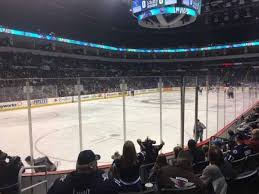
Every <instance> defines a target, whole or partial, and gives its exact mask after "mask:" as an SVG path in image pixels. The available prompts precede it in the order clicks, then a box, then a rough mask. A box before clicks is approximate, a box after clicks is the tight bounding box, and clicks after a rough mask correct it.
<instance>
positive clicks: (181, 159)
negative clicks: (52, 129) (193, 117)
mask: <svg viewBox="0 0 259 194" xmlns="http://www.w3.org/2000/svg"><path fill="white" fill-rule="evenodd" d="M137 143H138V145H139V146H140V152H139V153H137V152H136V148H135V145H134V143H133V142H132V141H126V142H125V143H124V146H123V150H122V154H121V155H120V154H119V152H115V154H114V155H113V156H112V158H113V159H114V161H113V163H112V165H111V168H110V170H109V171H108V172H104V171H102V170H100V169H99V168H98V165H97V161H98V160H99V159H100V155H97V154H95V153H94V152H93V151H92V150H85V151H82V152H80V154H79V156H78V159H77V164H76V170H75V171H73V172H71V173H69V174H67V175H65V176H63V177H61V178H58V179H57V180H56V181H55V182H54V184H53V185H52V186H51V187H50V189H49V191H48V194H72V193H73V194H74V193H77V194H81V193H87V194H88V193H90V194H103V193H107V194H117V193H128V192H141V191H144V190H149V191H150V190H152V192H153V193H159V192H160V193H170V192H168V191H179V190H187V191H189V193H201V194H202V193H204V194H205V193H208V194H212V193H213V194H226V193H231V194H232V193H235V194H239V193H240V194H241V193H249V194H253V193H256V192H259V189H258V186H257V185H256V184H258V181H259V175H258V168H259V149H258V148H259V107H256V108H254V109H253V110H252V112H251V113H250V114H249V115H248V116H247V117H241V122H240V124H239V125H238V127H237V128H236V129H235V130H230V131H229V132H228V137H227V138H222V137H214V138H213V139H211V141H210V142H209V144H205V145H203V147H202V149H201V148H200V147H199V146H197V143H196V141H195V140H192V139H190V140H189V141H188V148H187V149H183V148H181V147H179V146H177V147H175V148H174V157H173V158H169V159H168V158H167V157H166V156H165V155H164V154H159V151H160V150H161V149H162V147H163V146H164V142H161V144H159V145H156V141H153V140H151V139H149V138H147V139H145V140H144V141H142V140H140V139H138V140H137ZM0 162H1V163H0V170H1V172H0V175H1V174H2V172H3V169H4V168H3V166H5V165H6V166H10V165H11V164H12V167H13V168H14V167H15V166H16V168H14V169H15V170H16V172H17V169H19V168H21V167H22V163H21V161H20V159H19V157H18V158H17V157H10V156H8V155H7V154H5V153H4V152H2V151H1V152H0ZM26 162H27V163H28V164H31V163H32V160H31V158H30V157H27V158H26ZM37 162H38V163H37ZM34 163H37V165H42V164H45V165H47V166H48V171H55V170H56V166H55V165H54V164H53V163H52V162H51V161H50V160H49V159H48V158H47V157H44V158H42V159H36V160H34ZM8 169H9V170H10V168H8ZM15 170H14V172H15ZM40 171H44V169H41V168H39V169H37V171H36V172H40ZM5 172H6V171H5ZM6 173H7V172H6ZM0 177H1V176H0ZM251 177H254V179H253V178H251ZM1 178H2V179H1V181H0V183H1V186H0V187H5V186H7V185H5V184H7V183H6V182H4V181H3V180H5V179H4V178H3V177H1ZM247 179H248V180H249V181H248V182H249V183H251V185H250V186H249V188H245V189H244V188H242V187H244V186H245V185H242V184H241V185H238V184H239V182H238V181H240V180H243V181H244V182H241V183H243V184H245V183H246V184H248V182H246V180H247ZM251 181H252V182H251ZM237 183H238V184H237ZM172 193H174V192H172ZM4 194H5V193H4Z"/></svg>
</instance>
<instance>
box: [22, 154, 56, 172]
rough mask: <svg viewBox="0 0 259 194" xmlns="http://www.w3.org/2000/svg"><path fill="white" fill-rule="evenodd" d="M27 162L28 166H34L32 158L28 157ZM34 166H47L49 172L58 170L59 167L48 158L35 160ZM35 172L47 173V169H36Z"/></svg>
mask: <svg viewBox="0 0 259 194" xmlns="http://www.w3.org/2000/svg"><path fill="white" fill-rule="evenodd" d="M25 162H27V164H28V165H30V166H32V159H31V156H27V157H26V158H25ZM33 165H34V166H40V165H45V166H46V167H47V171H56V170H57V166H56V165H55V164H54V163H53V162H51V161H50V159H49V158H48V157H47V156H45V157H41V158H36V159H34V160H33ZM34 170H35V172H45V168H35V169H34Z"/></svg>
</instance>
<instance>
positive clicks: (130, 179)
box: [111, 141, 145, 192]
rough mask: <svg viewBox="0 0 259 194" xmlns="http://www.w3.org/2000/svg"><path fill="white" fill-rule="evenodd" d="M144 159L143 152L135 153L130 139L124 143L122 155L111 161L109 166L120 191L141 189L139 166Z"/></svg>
mask: <svg viewBox="0 0 259 194" xmlns="http://www.w3.org/2000/svg"><path fill="white" fill-rule="evenodd" d="M144 159H145V155H144V153H143V152H140V153H138V154H137V153H136V149H135V146H134V143H133V142H132V141H126V142H125V143H124V145H123V151H122V156H121V157H120V158H118V159H115V160H114V161H113V164H112V168H111V173H112V175H113V178H115V180H116V182H117V184H118V185H120V189H119V190H120V192H138V191H141V189H142V188H141V182H140V176H139V168H140V166H141V164H142V163H143V161H144Z"/></svg>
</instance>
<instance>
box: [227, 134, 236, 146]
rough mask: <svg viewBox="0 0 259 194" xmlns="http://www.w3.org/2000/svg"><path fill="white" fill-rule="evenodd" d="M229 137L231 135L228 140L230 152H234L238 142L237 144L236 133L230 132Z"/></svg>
mask: <svg viewBox="0 0 259 194" xmlns="http://www.w3.org/2000/svg"><path fill="white" fill-rule="evenodd" d="M228 135H229V138H228V147H229V149H230V150H232V149H233V148H234V147H235V145H236V142H235V133H234V131H232V130H229V131H228Z"/></svg>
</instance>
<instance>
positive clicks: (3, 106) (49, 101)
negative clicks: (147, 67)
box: [0, 88, 180, 112]
mask: <svg viewBox="0 0 259 194" xmlns="http://www.w3.org/2000/svg"><path fill="white" fill-rule="evenodd" d="M174 90H180V89H179V88H174ZM158 91H159V89H157V88H153V89H143V90H134V92H135V95H142V94H150V93H156V92H158ZM170 91H173V88H163V92H170ZM126 95H127V96H130V92H127V94H126ZM118 97H122V92H111V93H99V94H88V95H81V101H82V102H85V101H91V100H100V99H109V98H118ZM77 101H78V96H67V97H56V98H42V99H33V100H31V107H32V108H35V107H42V106H52V105H59V104H67V103H74V102H77ZM25 108H27V100H24V101H13V102H2V103H0V112H1V111H10V110H18V109H25Z"/></svg>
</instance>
